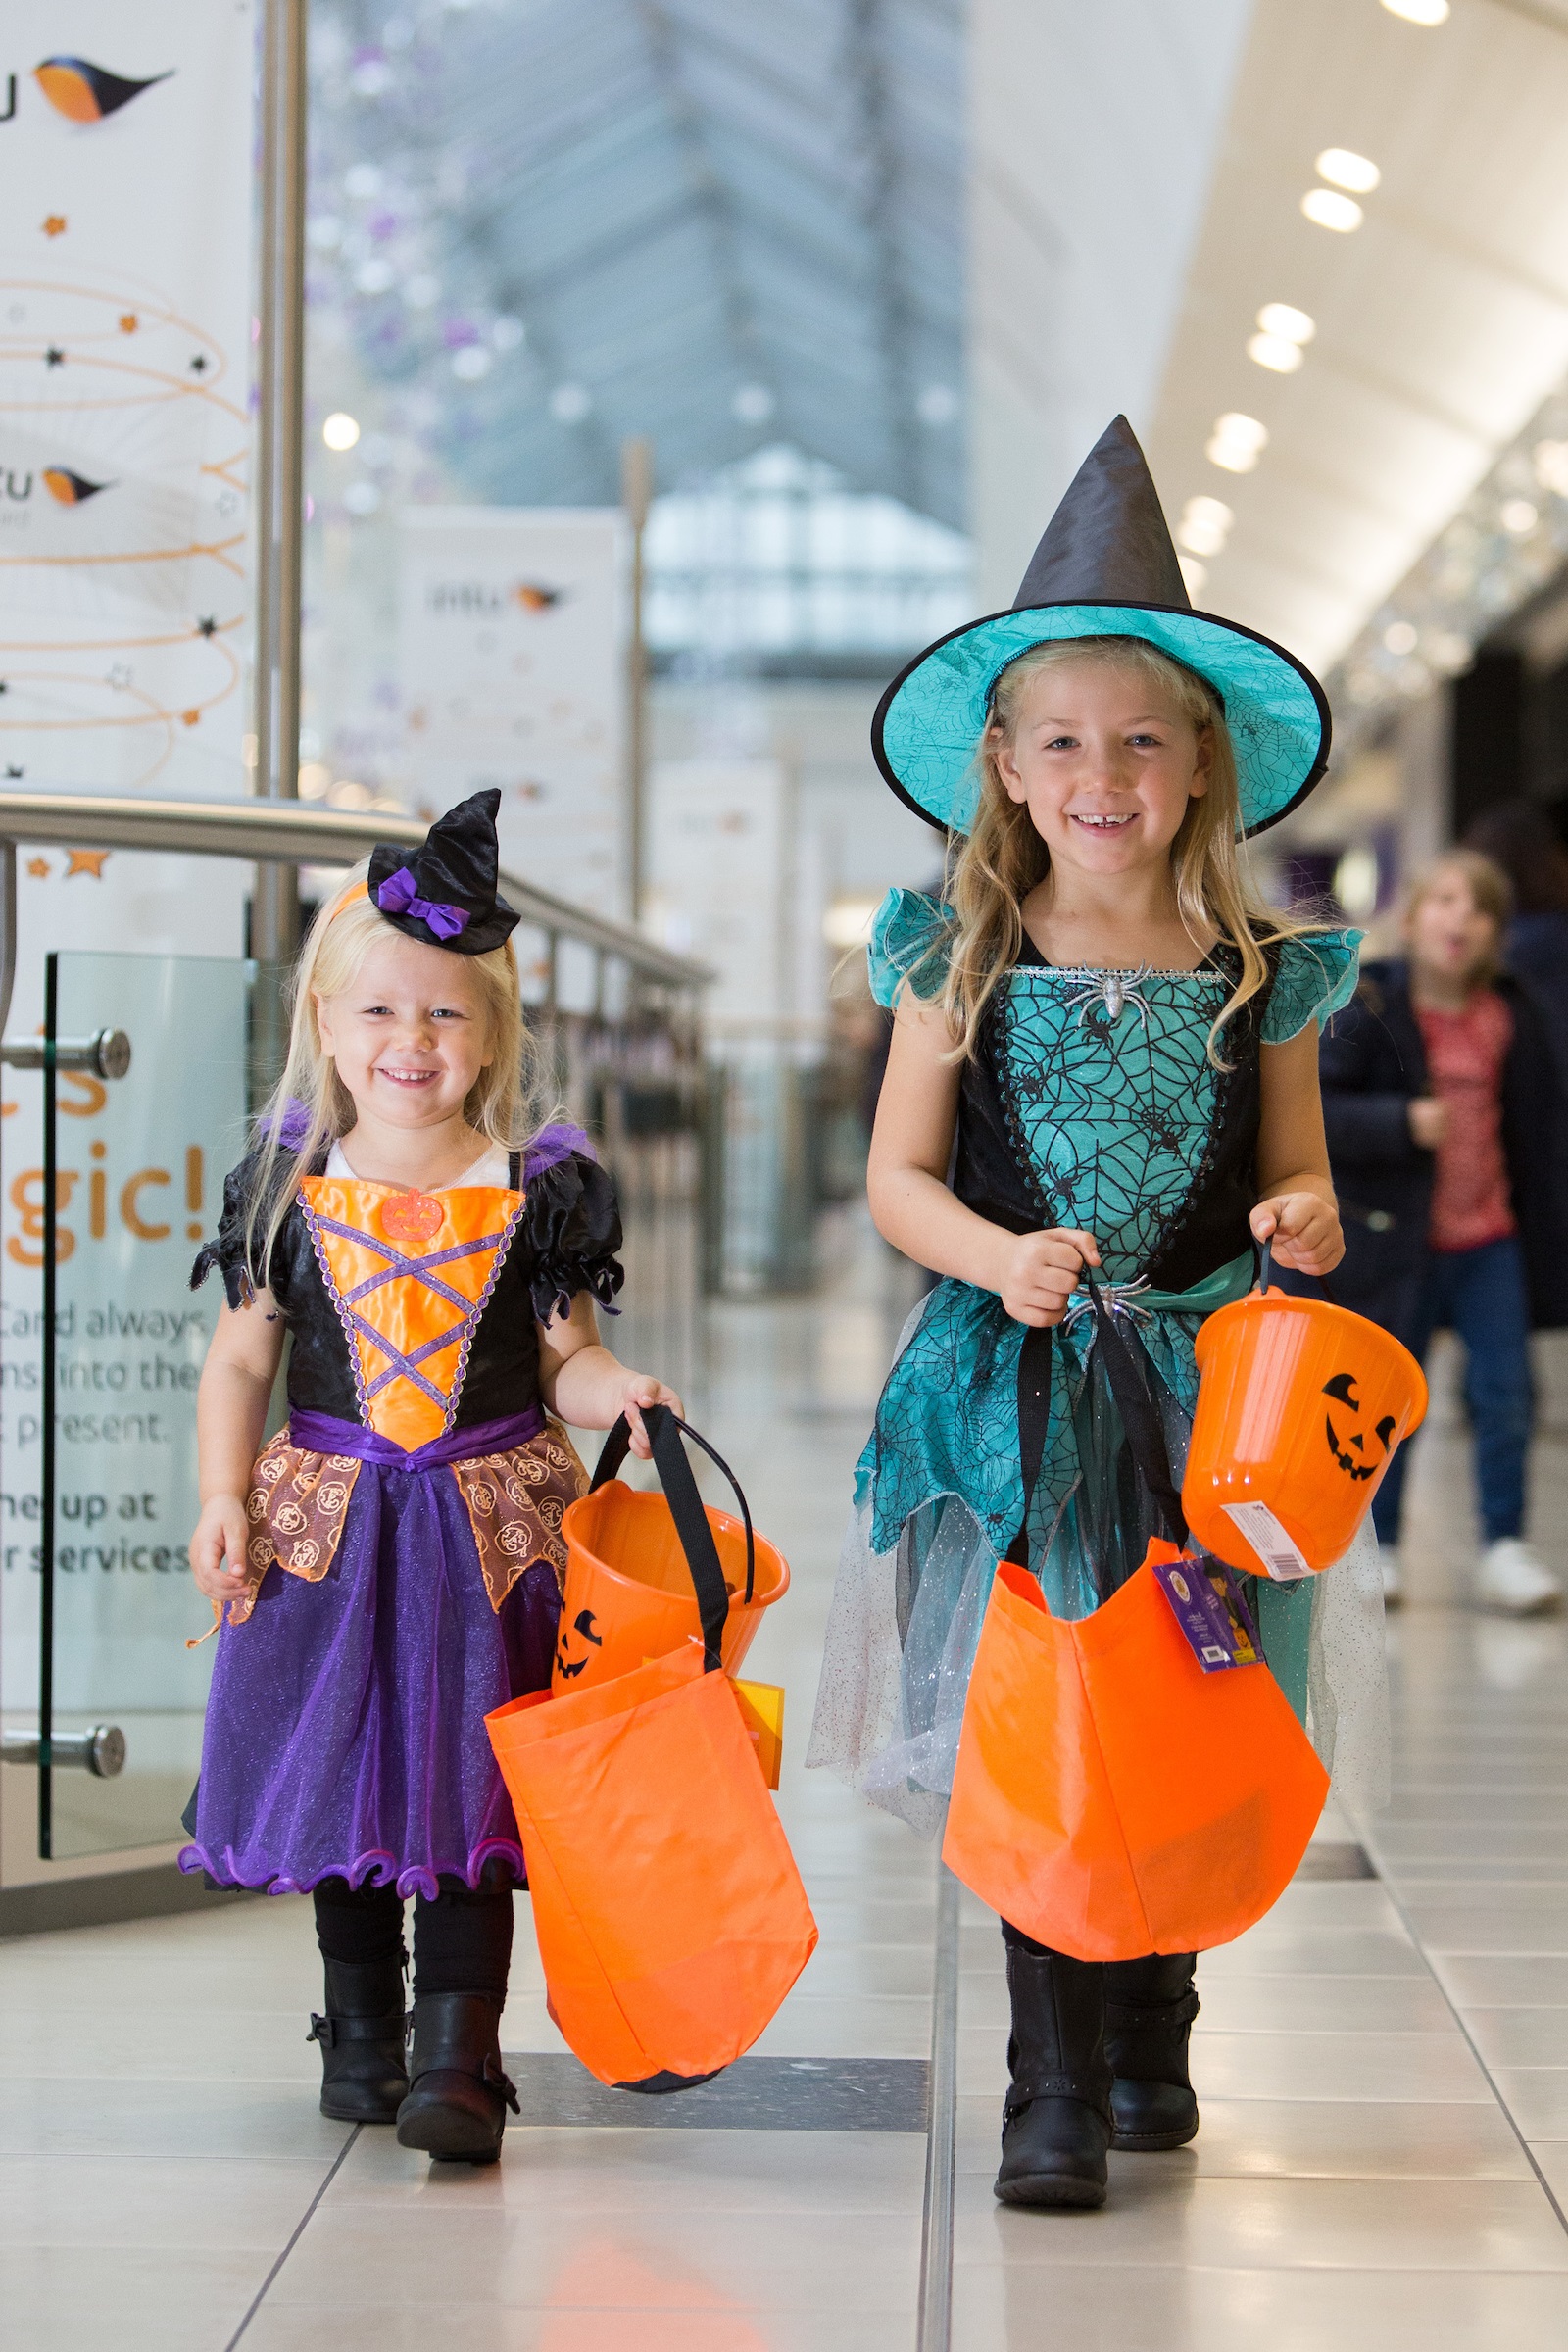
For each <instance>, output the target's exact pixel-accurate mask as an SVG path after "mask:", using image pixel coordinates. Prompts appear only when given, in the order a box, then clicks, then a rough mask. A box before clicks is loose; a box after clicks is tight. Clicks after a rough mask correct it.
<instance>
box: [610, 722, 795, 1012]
mask: <svg viewBox="0 0 1568 2352" xmlns="http://www.w3.org/2000/svg"><path fill="white" fill-rule="evenodd" d="M788 791H789V779H788V775H787V773H786V770H785V768H784V766H783V764H782V763H781V762H780V761H779V760H660V761H659V762H657V763H656V765H655V766H654V768H653V769H652V771H651V774H650V777H649V795H648V888H647V894H646V910H645V918H644V919H645V921H646V923H647V926H648V928H649V930H651V931H652V933H653V934H654V937H655V938H656V939H660V940H662V942H663V944H664V946H665V947H668V948H673V949H675V950H676V952H677V953H678V954H680V955H682V956H697V957H698V958H699V960H700V961H702V962H703V963H707V964H710V965H711V966H712V968H713V970H714V972H715V973H716V974H717V978H716V980H715V982H714V984H713V986H712V987H711V989H710V991H709V994H708V1000H707V1005H706V1014H707V1022H708V1027H709V1030H710V1033H711V1035H713V1036H715V1037H722V1036H723V1034H724V1032H725V1031H726V1029H729V1030H734V1029H737V1028H748V1027H751V1026H753V1025H755V1024H758V1023H763V1024H765V1023H769V1022H774V1021H777V1020H778V1019H779V1018H780V1017H781V1016H782V1014H783V1013H784V1011H785V1009H786V1006H785V973H786V964H787V948H788V940H787V934H786V927H785V926H786V921H787V915H788V898H787V892H786V890H785V887H784V885H785V879H786V874H787V868H788V863H789V859H788V855H787V852H788V841H787V828H786V821H785V817H786V804H787V798H788Z"/></svg>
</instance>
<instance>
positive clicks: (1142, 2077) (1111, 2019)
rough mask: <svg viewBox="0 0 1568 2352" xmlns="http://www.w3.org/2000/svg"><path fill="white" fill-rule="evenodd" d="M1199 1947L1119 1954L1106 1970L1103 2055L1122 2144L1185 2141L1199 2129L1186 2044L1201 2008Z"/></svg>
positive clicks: (1140, 2146) (1156, 2145) (1165, 2144)
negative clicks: (1132, 1956)
mask: <svg viewBox="0 0 1568 2352" xmlns="http://www.w3.org/2000/svg"><path fill="white" fill-rule="evenodd" d="M1197 1961H1198V1955H1197V1953H1196V1952H1176V1953H1171V1954H1158V1953H1152V1954H1151V1955H1150V1957H1149V1958H1148V1959H1147V1960H1116V1961H1112V1962H1111V1964H1110V1965H1109V1966H1108V1967H1107V1968H1106V1970H1105V2055H1106V2057H1107V2058H1108V2059H1109V2061H1110V2071H1111V2073H1112V2075H1113V2076H1114V2077H1115V2081H1114V2082H1112V2084H1111V2091H1110V2106H1111V2113H1112V2115H1113V2117H1114V2118H1115V2126H1116V2135H1115V2138H1114V2139H1113V2141H1112V2142H1111V2145H1112V2146H1113V2147H1117V2148H1138V2149H1143V2150H1146V2151H1148V2150H1152V2149H1155V2148H1180V2147H1184V2146H1185V2145H1186V2143H1187V2141H1188V2140H1190V2139H1192V2138H1193V2137H1194V2136H1195V2134H1196V2132H1197V2131H1198V2101H1197V2099H1196V2098H1194V2096H1193V2085H1192V2079H1191V2077H1190V2076H1189V2074H1188V2072H1187V2044H1188V2040H1189V2038H1190V2036H1191V2034H1192V2031H1193V2020H1194V2018H1195V2017H1196V2016H1197V2015H1198V1988H1197V1986H1196V1985H1194V1983H1193V1971H1194V1969H1195V1967H1196V1966H1197Z"/></svg>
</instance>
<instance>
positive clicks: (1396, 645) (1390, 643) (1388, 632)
mask: <svg viewBox="0 0 1568 2352" xmlns="http://www.w3.org/2000/svg"><path fill="white" fill-rule="evenodd" d="M1383 642H1384V644H1385V645H1386V646H1387V647H1388V650H1389V652H1390V653H1391V654H1397V655H1400V656H1403V655H1405V654H1413V653H1414V652H1415V649H1416V647H1417V645H1418V644H1419V643H1420V637H1419V634H1418V632H1417V631H1416V629H1415V628H1414V626H1413V625H1412V623H1411V622H1409V621H1408V620H1391V621H1390V623H1389V625H1388V627H1387V628H1386V629H1385V630H1384V632H1383Z"/></svg>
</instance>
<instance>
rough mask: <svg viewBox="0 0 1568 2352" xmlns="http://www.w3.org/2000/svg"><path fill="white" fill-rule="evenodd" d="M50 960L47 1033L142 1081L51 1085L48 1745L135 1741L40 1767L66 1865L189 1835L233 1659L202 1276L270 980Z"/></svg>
mask: <svg viewBox="0 0 1568 2352" xmlns="http://www.w3.org/2000/svg"><path fill="white" fill-rule="evenodd" d="M49 961H50V984H49V1016H50V1017H49V1020H48V1023H47V1033H48V1034H50V1035H52V1036H53V1037H55V1038H57V1039H62V1040H66V1039H72V1038H80V1037H85V1036H87V1035H89V1034H91V1033H92V1032H94V1031H96V1030H98V1029H101V1028H103V1027H105V1026H106V1025H110V1024H112V1025H114V1026H115V1027H117V1028H120V1029H123V1030H124V1031H125V1032H126V1034H127V1035H128V1037H129V1039H130V1044H131V1062H130V1068H129V1071H128V1073H127V1074H126V1075H125V1076H124V1077H123V1078H121V1079H118V1080H106V1079H101V1078H97V1077H92V1076H90V1075H83V1074H77V1073H71V1074H69V1075H68V1074H67V1073H66V1072H64V1071H62V1072H60V1073H59V1074H58V1075H57V1076H56V1077H55V1079H54V1082H53V1084H52V1085H51V1083H50V1077H49V1073H48V1072H47V1070H46V1073H45V1082H44V1098H45V1107H44V1117H45V1155H46V1156H45V1167H46V1170H47V1168H48V1167H49V1164H50V1160H51V1158H52V1162H53V1170H54V1188H53V1198H52V1201H51V1200H50V1199H49V1198H48V1189H47V1177H46V1184H45V1209H46V1215H45V1229H46V1230H45V1237H44V1257H45V1264H44V1284H45V1366H44V1370H45V1377H46V1381H47V1380H48V1377H49V1375H50V1373H51V1372H52V1379H53V1394H54V1402H55V1416H54V1426H53V1433H52V1444H51V1443H50V1442H49V1435H50V1433H49V1432H48V1431H47V1430H46V1431H45V1432H44V1433H43V1434H44V1438H45V1444H44V1446H43V1448H42V1451H43V1453H44V1456H45V1458H44V1461H43V1463H42V1473H43V1475H42V1485H41V1495H40V1505H41V1550H42V1562H41V1569H42V1573H41V1577H40V1579H39V1583H40V1593H39V1600H40V1616H41V1621H42V1622H41V1626H40V1633H41V1635H42V1638H43V1639H42V1656H41V1666H40V1694H39V1695H40V1730H41V1731H42V1732H43V1733H44V1734H45V1735H46V1736H47V1737H48V1738H50V1739H51V1740H62V1739H69V1738H70V1736H71V1735H73V1734H80V1733H83V1732H86V1731H89V1730H91V1729H92V1728H93V1727H95V1726H97V1725H99V1724H106V1725H110V1726H113V1727H114V1728H115V1729H117V1730H119V1731H120V1732H122V1733H123V1737H124V1764H123V1770H122V1771H120V1772H119V1773H118V1774H116V1775H115V1776H114V1777H110V1778H95V1777H94V1776H93V1774H92V1773H91V1772H89V1771H86V1770H83V1769H82V1768H81V1767H80V1766H79V1765H76V1764H74V1763H72V1764H65V1763H55V1764H53V1765H49V1764H47V1763H46V1764H45V1765H44V1768H43V1769H42V1770H41V1771H40V1775H39V1780H40V1825H39V1826H40V1849H41V1851H42V1852H43V1853H44V1854H45V1855H46V1856H51V1857H53V1858H56V1859H61V1858H64V1857H66V1856H70V1855H77V1854H95V1853H105V1852H110V1851H115V1850H121V1849H123V1848H127V1847H132V1846H146V1845H154V1844H159V1843H163V1842H166V1841H167V1840H169V1839H171V1838H177V1837H178V1835H179V1815H180V1812H181V1809H182V1808H183V1806H184V1804H185V1800H186V1798H187V1797H188V1796H189V1794H190V1790H191V1787H192V1784H193V1783H194V1781H195V1778H196V1771H197V1766H198V1763H199V1761H200V1753H201V1725H202V1710H203V1707H204V1705H205V1702H206V1695H207V1685H208V1680H209V1677H210V1673H211V1660H212V1654H213V1653H212V1647H211V1645H208V1646H205V1647H203V1648H201V1649H197V1650H187V1649H186V1647H185V1640H186V1637H187V1636H188V1635H194V1634H200V1633H202V1632H203V1631H205V1629H206V1627H207V1626H208V1625H209V1624H210V1623H211V1613H210V1608H209V1604H208V1603H207V1602H206V1601H205V1600H203V1598H202V1597H201V1595H200V1594H199V1593H197V1591H196V1589H195V1586H194V1584H193V1583H192V1581H191V1575H190V1564H189V1555H188V1550H187V1545H188V1542H189V1538H190V1534H191V1531H192V1529H193V1527H194V1526H195V1523H196V1517H197V1511H198V1497H197V1471H196V1387H197V1383H198V1381H199V1379H200V1376H201V1368H202V1363H203V1359H204V1357H205V1355H206V1350H207V1343H208V1340H209V1338H210V1336H211V1333H212V1329H213V1325H214V1321H215V1319H216V1317H217V1314H218V1311H219V1307H220V1305H221V1299H222V1291H221V1283H220V1282H219V1281H218V1280H217V1278H216V1277H215V1278H214V1280H213V1281H212V1282H211V1283H209V1284H208V1286H207V1287H206V1288H204V1289H203V1290H201V1291H199V1292H197V1293H194V1294H193V1293H192V1292H191V1290H190V1288H189V1276H190V1266H191V1260H192V1258H193V1256H194V1255H195V1252H196V1250H197V1249H198V1247H199V1246H200V1244H201V1242H202V1241H203V1240H205V1239H209V1238H210V1237H211V1236H212V1234H213V1233H214V1232H215V1230H216V1228H217V1222H218V1217H219V1214H220V1211H221V1204H222V1184H223V1175H224V1172H225V1170H226V1169H228V1168H229V1167H231V1166H232V1165H233V1163H234V1161H235V1160H236V1159H237V1158H238V1157H239V1155H240V1152H241V1151H242V1149H243V1139H244V1128H245V1112H246V1084H247V1061H248V1034H247V1020H248V1009H249V1007H248V993H249V988H250V983H251V975H252V969H253V967H251V966H249V965H246V964H244V963H241V962H238V961H220V960H217V959H207V958H198V957H186V956H110V955H102V956H100V955H88V954H66V953H62V954H59V955H57V956H51V957H50V959H49ZM51 1244H52V1250H51ZM51 1261H52V1262H51ZM51 1291H52V1293H53V1298H52V1300H51V1299H50V1297H49V1294H50V1292H51ZM51 1306H52V1310H53V1311H52V1316H51V1314H50V1308H51ZM51 1328H52V1333H53V1345H52V1348H51V1347H50V1346H49V1334H50V1329H51ZM51 1357H52V1363H51V1361H50V1358H51ZM19 1630H20V1629H18V1628H17V1627H16V1626H14V1625H13V1626H11V1627H9V1628H8V1632H9V1634H10V1636H11V1638H12V1639H15V1638H16V1635H17V1632H18V1631H19Z"/></svg>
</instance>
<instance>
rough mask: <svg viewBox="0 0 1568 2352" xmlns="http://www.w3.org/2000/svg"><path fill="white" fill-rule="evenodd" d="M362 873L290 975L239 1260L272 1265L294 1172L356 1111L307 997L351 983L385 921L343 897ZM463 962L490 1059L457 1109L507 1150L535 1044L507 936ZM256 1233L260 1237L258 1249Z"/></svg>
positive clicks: (516, 1133)
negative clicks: (276, 1072) (283, 1044)
mask: <svg viewBox="0 0 1568 2352" xmlns="http://www.w3.org/2000/svg"><path fill="white" fill-rule="evenodd" d="M368 871H369V859H368V858H366V859H365V860H363V862H362V863H361V864H359V865H357V866H356V867H355V868H354V870H353V872H352V873H351V874H350V875H349V876H348V878H347V880H346V881H345V883H344V884H343V886H342V888H341V890H340V891H339V893H338V895H337V898H336V899H335V900H334V902H333V907H335V908H336V911H335V912H334V911H333V910H332V908H323V909H322V911H321V913H320V914H319V915H318V917H317V919H316V922H315V923H314V925H313V926H312V929H311V932H310V936H309V937H308V938H307V940H306V942H305V945H304V947H303V949H302V950H301V952H300V958H299V961H298V963H297V964H296V965H295V967H294V971H293V975H292V977H291V979H290V981H289V999H290V1009H289V1032H288V1056H287V1058H286V1060H285V1061H284V1064H283V1074H282V1076H281V1077H280V1078H279V1079H278V1082H277V1084H276V1086H275V1087H274V1088H273V1090H272V1093H271V1095H270V1098H269V1100H268V1103H267V1104H266V1106H265V1108H264V1109H263V1111H262V1113H261V1115H260V1117H259V1118H258V1120H257V1122H256V1153H257V1181H256V1183H255V1184H254V1185H253V1186H252V1188H251V1205H250V1214H249V1217H248V1219H247V1221H246V1228H245V1250H246V1258H247V1262H248V1263H249V1264H251V1265H252V1266H255V1267H258V1268H262V1269H264V1270H265V1269H266V1268H268V1267H269V1266H270V1263H271V1257H272V1246H273V1244H274V1243H275V1242H276V1240H277V1236H278V1233H279V1231H280V1229H281V1227H282V1223H283V1219H284V1218H285V1217H286V1216H287V1215H288V1212H289V1207H290V1204H291V1203H292V1201H293V1200H294V1196H295V1194H296V1193H297V1192H298V1190H299V1183H300V1178H301V1177H302V1176H306V1175H309V1173H310V1172H311V1169H312V1168H313V1166H314V1165H315V1163H316V1161H317V1159H318V1158H319V1155H320V1152H321V1147H322V1145H323V1144H328V1145H329V1144H332V1143H335V1142H336V1141H337V1140H338V1138H339V1137H340V1136H343V1135H346V1134H347V1133H348V1131H349V1129H350V1128H351V1127H352V1126H353V1125H354V1122H355V1118H356V1115H357V1114H356V1112H355V1108H354V1098H353V1096H352V1095H351V1094H350V1093H349V1091H348V1088H347V1087H346V1086H345V1085H344V1084H343V1081H342V1080H341V1078H339V1076H338V1074H337V1065H336V1063H335V1062H334V1061H333V1059H332V1057H331V1055H330V1054H328V1053H327V1052H326V1050H325V1049H324V1047H323V1046H322V1044H321V1032H320V1027H319V1023H318V1020H317V1017H316V1000H317V998H318V997H319V996H320V997H328V998H330V997H337V996H341V995H342V994H343V992H344V991H345V990H346V989H349V988H352V987H353V985H354V982H355V980H356V978H357V977H358V974H359V971H360V968H361V966H362V965H363V963H364V961H365V959H366V957H367V956H368V954H369V953H370V950H371V949H372V948H373V947H374V946H375V944H376V942H377V940H380V939H384V938H385V937H386V935H387V932H388V929H389V928H390V926H389V925H388V924H387V922H386V920H385V918H384V916H383V915H382V914H381V913H380V912H379V911H378V909H377V908H376V907H375V906H374V905H373V904H372V902H371V901H370V900H369V899H368V898H364V897H361V898H354V897H353V896H352V895H351V894H352V893H353V891H354V888H355V885H356V884H357V883H360V882H363V881H364V880H365V879H366V876H367V874H368ZM463 965H464V969H465V971H466V973H467V974H468V975H469V977H470V978H471V979H472V980H474V981H475V982H476V983H477V986H478V989H479V996H480V1002H481V1004H482V1005H483V1007H484V1013H485V1020H486V1024H487V1032H488V1034H487V1038H486V1043H487V1045H488V1047H489V1051H490V1059H489V1060H488V1062H487V1063H486V1064H485V1066H484V1068H483V1069H482V1070H481V1071H480V1072H479V1075H478V1077H477V1078H476V1079H475V1080H474V1082H473V1085H472V1086H471V1087H470V1088H469V1090H468V1095H467V1099H466V1102H465V1103H464V1105H463V1115H464V1117H465V1118H466V1120H467V1122H468V1125H469V1126H470V1127H472V1128H473V1129H474V1130H475V1131H476V1132H477V1133H478V1134H480V1135H482V1136H484V1137H485V1139H486V1141H487V1142H489V1143H491V1144H495V1145H499V1147H500V1149H501V1150H502V1151H503V1152H516V1151H519V1150H520V1149H521V1148H522V1146H523V1144H524V1143H525V1142H526V1141H527V1139H528V1137H529V1136H530V1135H532V1134H534V1133H535V1132H536V1131H537V1129H538V1126H539V1124H540V1115H539V1104H540V1100H541V1098H540V1094H539V1063H538V1055H537V1050H536V1048H535V1045H534V1041H533V1039H532V1037H531V1036H530V1034H529V1031H528V1027H527V1023H526V1022H525V1021H524V1019H523V1017H522V992H521V988H520V986H519V983H518V977H517V959H516V956H515V955H514V954H513V952H512V942H511V940H510V939H509V940H507V941H506V942H505V944H504V945H503V946H501V947H499V948H491V949H490V950H489V952H488V953H487V954H486V955H483V956H464V957H463ZM302 1112H303V1113H304V1114H305V1116H304V1123H303V1125H302V1124H301V1115H300V1114H301V1113H302ZM285 1121H286V1122H287V1125H288V1128H289V1136H290V1140H289V1141H287V1142H285V1141H284V1132H283V1131H284V1125H285ZM258 1232H260V1233H261V1235H262V1237H263V1240H262V1246H261V1247H260V1248H258V1247H257V1235H258Z"/></svg>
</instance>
